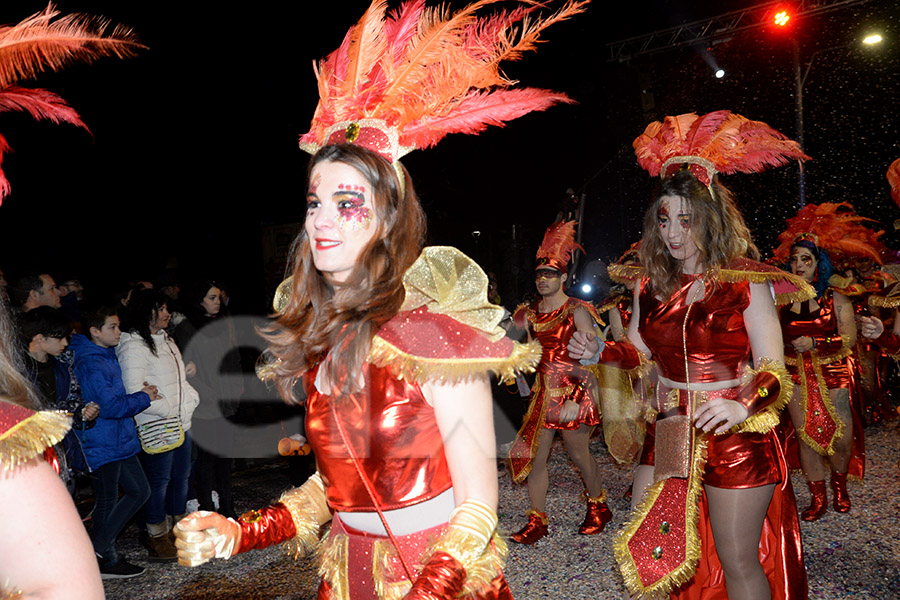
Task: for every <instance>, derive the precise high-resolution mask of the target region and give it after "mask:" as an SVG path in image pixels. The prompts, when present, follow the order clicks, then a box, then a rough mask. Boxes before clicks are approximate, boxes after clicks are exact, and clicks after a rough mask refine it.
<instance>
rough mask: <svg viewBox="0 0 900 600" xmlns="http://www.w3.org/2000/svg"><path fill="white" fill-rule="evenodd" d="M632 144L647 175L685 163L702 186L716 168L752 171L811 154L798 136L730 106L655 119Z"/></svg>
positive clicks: (663, 172)
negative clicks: (749, 117)
mask: <svg viewBox="0 0 900 600" xmlns="http://www.w3.org/2000/svg"><path fill="white" fill-rule="evenodd" d="M633 146H634V151H635V154H636V155H637V161H638V164H639V165H640V166H641V167H642V168H643V169H644V170H646V171H647V172H648V173H650V175H652V176H654V177H655V176H657V175H659V176H660V177H668V176H670V175H672V174H674V173H675V172H676V171H678V170H681V169H687V170H689V171H691V173H693V174H694V175H695V176H696V177H697V179H699V180H700V181H701V182H703V184H704V185H706V186H709V185H710V184H711V183H712V180H713V176H714V175H715V174H716V173H725V174H726V175H730V174H732V173H757V172H759V171H762V170H763V169H765V168H766V167H773V166H780V165H783V164H785V163H787V162H788V160H791V159H796V160H810V157H809V156H807V155H806V154H804V153H803V151H802V150H801V149H800V145H799V144H797V142H795V141H792V140H789V139H788V138H787V137H786V136H785V135H783V134H781V133H779V132H778V131H776V130H775V129H772V128H771V127H769V126H768V125H766V124H765V123H763V122H762V121H751V120H750V119H747V118H746V117H742V116H741V115H738V114H735V113H732V112H731V111H729V110H717V111H715V112H711V113H707V114H705V115H703V116H702V117H701V116H697V114H696V113H687V114H684V115H678V116H675V117H666V118H665V119H664V120H663V121H661V122H660V121H654V122H653V123H650V124H649V125H648V126H647V129H645V130H644V133H643V134H641V135H640V136H639V137H638V138H637V139H636V140H634V144H633Z"/></svg>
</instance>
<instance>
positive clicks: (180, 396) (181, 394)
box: [163, 332, 184, 422]
mask: <svg viewBox="0 0 900 600" xmlns="http://www.w3.org/2000/svg"><path fill="white" fill-rule="evenodd" d="M163 336H164V338H163V339H164V340H165V342H166V348H168V349H169V353H170V354H171V355H172V360H173V361H175V372H176V373H178V421H179V422H181V400H182V399H183V398H184V389H183V388H182V386H181V367H180V366H179V364H178V355H177V354H175V351H174V350H172V345H171V343H170V338H169V334H168V333H165V332H163Z"/></svg>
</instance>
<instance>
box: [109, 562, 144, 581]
mask: <svg viewBox="0 0 900 600" xmlns="http://www.w3.org/2000/svg"><path fill="white" fill-rule="evenodd" d="M143 574H144V567H139V566H137V565H133V564H131V563H130V562H128V561H127V560H125V559H124V558H120V559H119V560H118V561H117V562H114V563H113V564H111V565H105V566H104V565H100V579H128V578H130V577H137V576H138V575H143Z"/></svg>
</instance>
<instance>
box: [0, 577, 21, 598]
mask: <svg viewBox="0 0 900 600" xmlns="http://www.w3.org/2000/svg"><path fill="white" fill-rule="evenodd" d="M24 596H25V593H24V592H23V591H22V590H17V589H16V588H14V587H12V584H11V583H9V581H7V582H6V583H4V584H3V585H0V600H17V599H18V598H23V597H24Z"/></svg>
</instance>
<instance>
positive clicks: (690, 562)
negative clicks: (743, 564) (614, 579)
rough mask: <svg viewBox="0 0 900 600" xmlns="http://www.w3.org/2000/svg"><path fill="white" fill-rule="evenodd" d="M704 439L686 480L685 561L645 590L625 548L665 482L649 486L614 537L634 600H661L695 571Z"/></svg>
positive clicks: (694, 453) (699, 440)
mask: <svg viewBox="0 0 900 600" xmlns="http://www.w3.org/2000/svg"><path fill="white" fill-rule="evenodd" d="M707 443H708V442H707V438H706V436H705V435H704V436H699V437H698V438H697V441H696V444H695V448H694V452H693V454H692V457H691V474H690V477H689V482H690V488H689V489H688V494H687V503H686V506H685V511H686V514H685V534H686V536H687V538H686V540H685V560H684V562H682V563H681V564H680V565H679V566H678V567H677V568H675V569H673V570H672V571H670V572H669V573H668V574H667V575H666V576H665V577H663V578H661V579H660V580H659V581H657V582H656V583H653V584H651V585H649V586H646V587H645V586H644V584H643V582H642V581H641V576H640V574H639V573H638V567H637V564H636V563H635V562H634V557H632V555H631V551H630V549H629V548H628V541H629V540H630V539H631V538H632V537H633V536H634V534H635V533H636V532H637V530H638V528H639V527H640V526H641V524H642V523H643V522H644V519H645V518H646V517H647V515H648V513H649V511H650V509H651V508H652V507H653V504H654V503H655V502H656V501H657V499H658V498H659V494H660V492H661V491H662V488H663V486H664V485H665V482H666V480H662V481H657V482H656V483H653V484H651V485H650V486H649V487H648V488H647V490H646V491H645V492H644V496H643V498H641V501H640V502H639V503H638V505H637V506H636V507H635V509H634V510H633V511H632V512H631V514H630V515H629V516H628V519H627V520H626V521H625V524H624V525H622V529H620V530H619V532H618V533H616V535H615V538H614V540H613V553H614V554H615V557H616V562H617V563H618V564H619V571H621V573H622V578H623V579H624V580H625V587H626V588H627V589H628V593H630V594H631V595H632V596H633V598H635V599H637V600H662V599H663V598H665V597H666V596H668V594H669V593H670V592H672V591H674V590H676V589H678V588H679V587H681V586H682V585H684V584H685V583H687V582H688V581H690V579H691V578H692V577H693V576H694V573H696V571H697V563H698V562H699V561H700V553H701V547H700V546H701V544H700V537H699V535H698V533H697V524H698V521H699V518H700V507H699V504H698V502H699V498H700V494H701V492H702V490H703V473H704V470H705V468H706V452H707Z"/></svg>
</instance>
